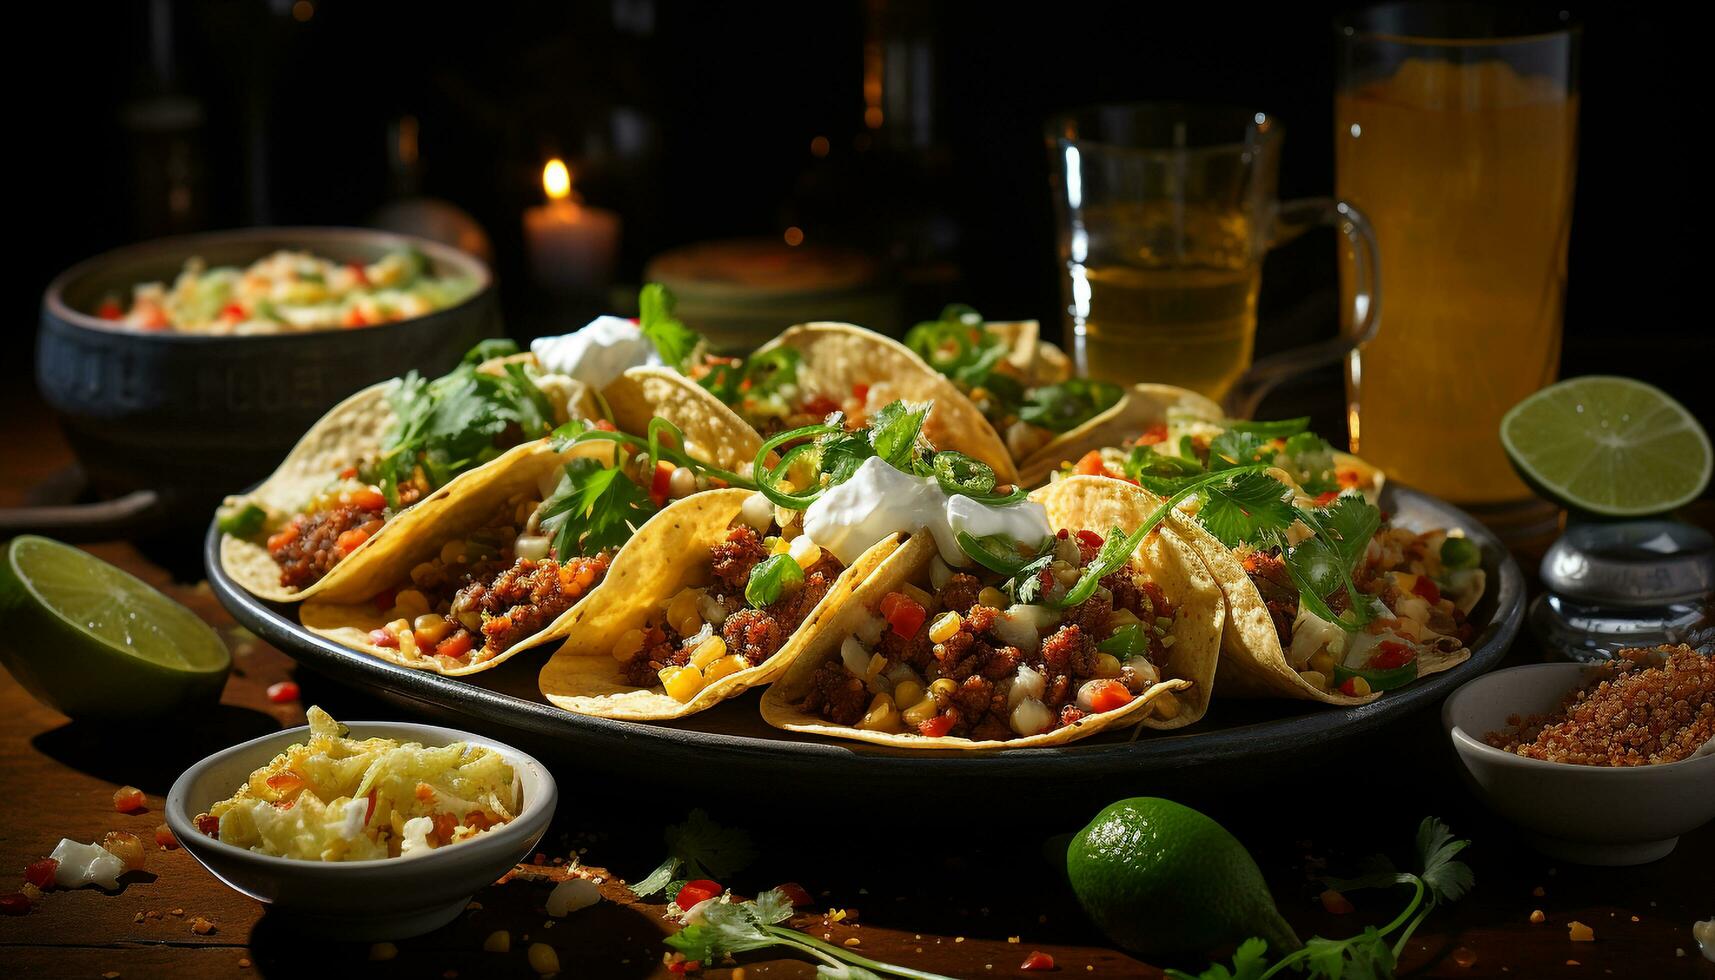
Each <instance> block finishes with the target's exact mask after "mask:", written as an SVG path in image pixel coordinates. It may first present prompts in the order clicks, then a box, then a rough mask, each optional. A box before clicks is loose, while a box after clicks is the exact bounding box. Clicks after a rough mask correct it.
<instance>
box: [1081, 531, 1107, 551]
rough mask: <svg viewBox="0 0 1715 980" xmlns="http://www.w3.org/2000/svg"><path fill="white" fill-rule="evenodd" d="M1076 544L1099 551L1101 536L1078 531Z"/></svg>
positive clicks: (1090, 532)
mask: <svg viewBox="0 0 1715 980" xmlns="http://www.w3.org/2000/svg"><path fill="white" fill-rule="evenodd" d="M1078 543H1079V544H1082V545H1086V546H1088V547H1091V548H1095V549H1097V550H1100V549H1101V547H1102V536H1101V535H1099V534H1097V533H1096V532H1094V531H1079V532H1078Z"/></svg>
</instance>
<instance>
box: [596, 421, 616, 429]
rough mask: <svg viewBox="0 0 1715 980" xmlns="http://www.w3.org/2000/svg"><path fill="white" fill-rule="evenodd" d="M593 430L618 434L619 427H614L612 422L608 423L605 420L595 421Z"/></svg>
mask: <svg viewBox="0 0 1715 980" xmlns="http://www.w3.org/2000/svg"><path fill="white" fill-rule="evenodd" d="M595 428H596V429H598V430H600V431H602V432H618V431H619V427H618V426H616V425H614V424H613V423H612V422H609V421H608V420H607V419H596V420H595Z"/></svg>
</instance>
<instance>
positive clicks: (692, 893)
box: [673, 878, 726, 909]
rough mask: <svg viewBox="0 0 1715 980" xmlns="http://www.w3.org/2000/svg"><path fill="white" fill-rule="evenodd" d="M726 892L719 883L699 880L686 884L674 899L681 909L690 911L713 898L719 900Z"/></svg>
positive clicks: (704, 879) (703, 879)
mask: <svg viewBox="0 0 1715 980" xmlns="http://www.w3.org/2000/svg"><path fill="white" fill-rule="evenodd" d="M724 891H726V889H724V888H722V887H721V886H720V883H719V882H715V881H710V880H709V879H707V878H697V879H694V880H692V881H687V882H685V884H684V885H682V886H681V887H680V888H679V894H678V895H677V896H675V897H674V899H673V901H674V903H676V904H677V905H678V906H679V907H680V908H682V909H688V908H690V907H691V906H693V905H695V904H697V903H698V902H706V901H708V900H709V899H711V898H719V897H720V896H721V893H722V892H724Z"/></svg>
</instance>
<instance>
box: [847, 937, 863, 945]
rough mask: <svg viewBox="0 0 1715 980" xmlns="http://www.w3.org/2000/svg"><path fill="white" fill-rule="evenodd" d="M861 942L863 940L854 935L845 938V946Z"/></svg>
mask: <svg viewBox="0 0 1715 980" xmlns="http://www.w3.org/2000/svg"><path fill="white" fill-rule="evenodd" d="M861 942H863V940H861V939H859V938H858V937H856V936H852V937H850V938H848V939H847V940H846V945H847V946H856V945H857V944H858V943H861Z"/></svg>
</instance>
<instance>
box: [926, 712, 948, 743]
mask: <svg viewBox="0 0 1715 980" xmlns="http://www.w3.org/2000/svg"><path fill="white" fill-rule="evenodd" d="M952 730H953V716H952V715H946V714H942V715H936V716H935V717H933V718H931V719H929V720H928V721H925V722H923V723H921V724H919V725H918V726H917V734H919V735H922V736H924V737H926V738H940V737H941V736H943V735H945V734H947V733H948V732H950V731H952Z"/></svg>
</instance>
